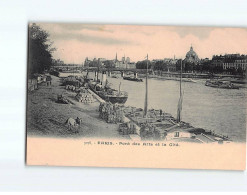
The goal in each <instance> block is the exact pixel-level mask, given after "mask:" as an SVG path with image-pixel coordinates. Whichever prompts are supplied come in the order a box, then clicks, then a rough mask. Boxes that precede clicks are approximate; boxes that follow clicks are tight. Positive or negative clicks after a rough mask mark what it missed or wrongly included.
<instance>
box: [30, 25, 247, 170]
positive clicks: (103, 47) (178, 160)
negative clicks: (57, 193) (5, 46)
mask: <svg viewBox="0 0 247 195" xmlns="http://www.w3.org/2000/svg"><path fill="white" fill-rule="evenodd" d="M246 45H247V29H244V28H229V27H227V28H224V27H220V28H218V27H200V26H198V27H195V26H193V27H191V26H154V25H149V26H148V25H110V24H107V25H104V24H79V23H77V24H74V23H29V25H28V65H27V110H26V164H27V165H42V166H93V167H129V168H173V169H174V168H176V169H219V170H245V169H246V106H247V105H246V95H247V85H246V83H247V78H246V73H247V47H246Z"/></svg>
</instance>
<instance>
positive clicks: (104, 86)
mask: <svg viewBox="0 0 247 195" xmlns="http://www.w3.org/2000/svg"><path fill="white" fill-rule="evenodd" d="M87 84H88V87H89V89H91V90H92V91H93V92H94V93H95V94H97V95H98V96H99V97H101V98H102V99H103V100H105V101H106V102H111V103H112V104H115V103H118V104H124V103H125V102H126V101H127V99H128V93H127V92H125V91H121V90H120V85H121V83H120V85H119V90H116V89H112V88H111V87H110V84H109V83H108V81H107V80H106V75H105V73H103V74H102V81H101V82H99V80H96V81H92V80H89V81H88V83H87Z"/></svg>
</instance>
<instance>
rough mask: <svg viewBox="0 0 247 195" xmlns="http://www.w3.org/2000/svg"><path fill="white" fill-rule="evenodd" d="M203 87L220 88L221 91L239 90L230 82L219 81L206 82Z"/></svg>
mask: <svg viewBox="0 0 247 195" xmlns="http://www.w3.org/2000/svg"><path fill="white" fill-rule="evenodd" d="M205 86H208V87H214V88H222V89H239V87H238V86H236V85H234V84H232V83H231V82H230V81H220V80H207V81H206V83H205Z"/></svg>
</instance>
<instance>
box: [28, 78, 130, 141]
mask: <svg viewBox="0 0 247 195" xmlns="http://www.w3.org/2000/svg"><path fill="white" fill-rule="evenodd" d="M61 94H63V95H64V96H66V97H67V98H69V99H70V100H71V102H72V103H73V104H60V103H57V102H56V100H57V95H61ZM75 95H76V94H75V93H74V92H70V91H67V90H65V87H64V86H61V81H60V78H58V77H55V76H52V85H51V86H46V85H45V83H43V84H41V85H39V89H38V90H35V91H33V92H31V93H29V94H28V103H27V107H28V108H27V134H28V136H49V137H78V138H81V137H100V138H118V139H121V138H124V139H126V138H127V139H129V137H128V136H122V135H119V133H118V131H117V129H118V125H117V124H108V123H106V122H105V121H103V120H102V119H100V118H99V113H98V106H99V103H98V102H95V103H93V104H89V105H85V104H83V103H79V102H77V101H76V100H75V98H74V97H75ZM70 117H71V118H76V117H80V118H82V119H83V122H82V124H81V125H80V126H79V127H77V128H76V129H74V130H69V129H68V128H67V126H66V125H65V121H66V120H67V119H68V118H70ZM77 129H78V131H79V133H76V130H77Z"/></svg>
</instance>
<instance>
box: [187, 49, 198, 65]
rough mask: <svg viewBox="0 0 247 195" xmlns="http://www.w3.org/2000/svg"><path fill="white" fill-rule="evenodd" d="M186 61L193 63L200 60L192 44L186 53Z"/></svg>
mask: <svg viewBox="0 0 247 195" xmlns="http://www.w3.org/2000/svg"><path fill="white" fill-rule="evenodd" d="M185 61H186V62H192V63H197V62H198V61H199V58H198V55H197V54H196V52H195V51H194V50H193V47H192V46H191V47H190V50H189V51H188V52H187V54H186V58H185Z"/></svg>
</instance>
